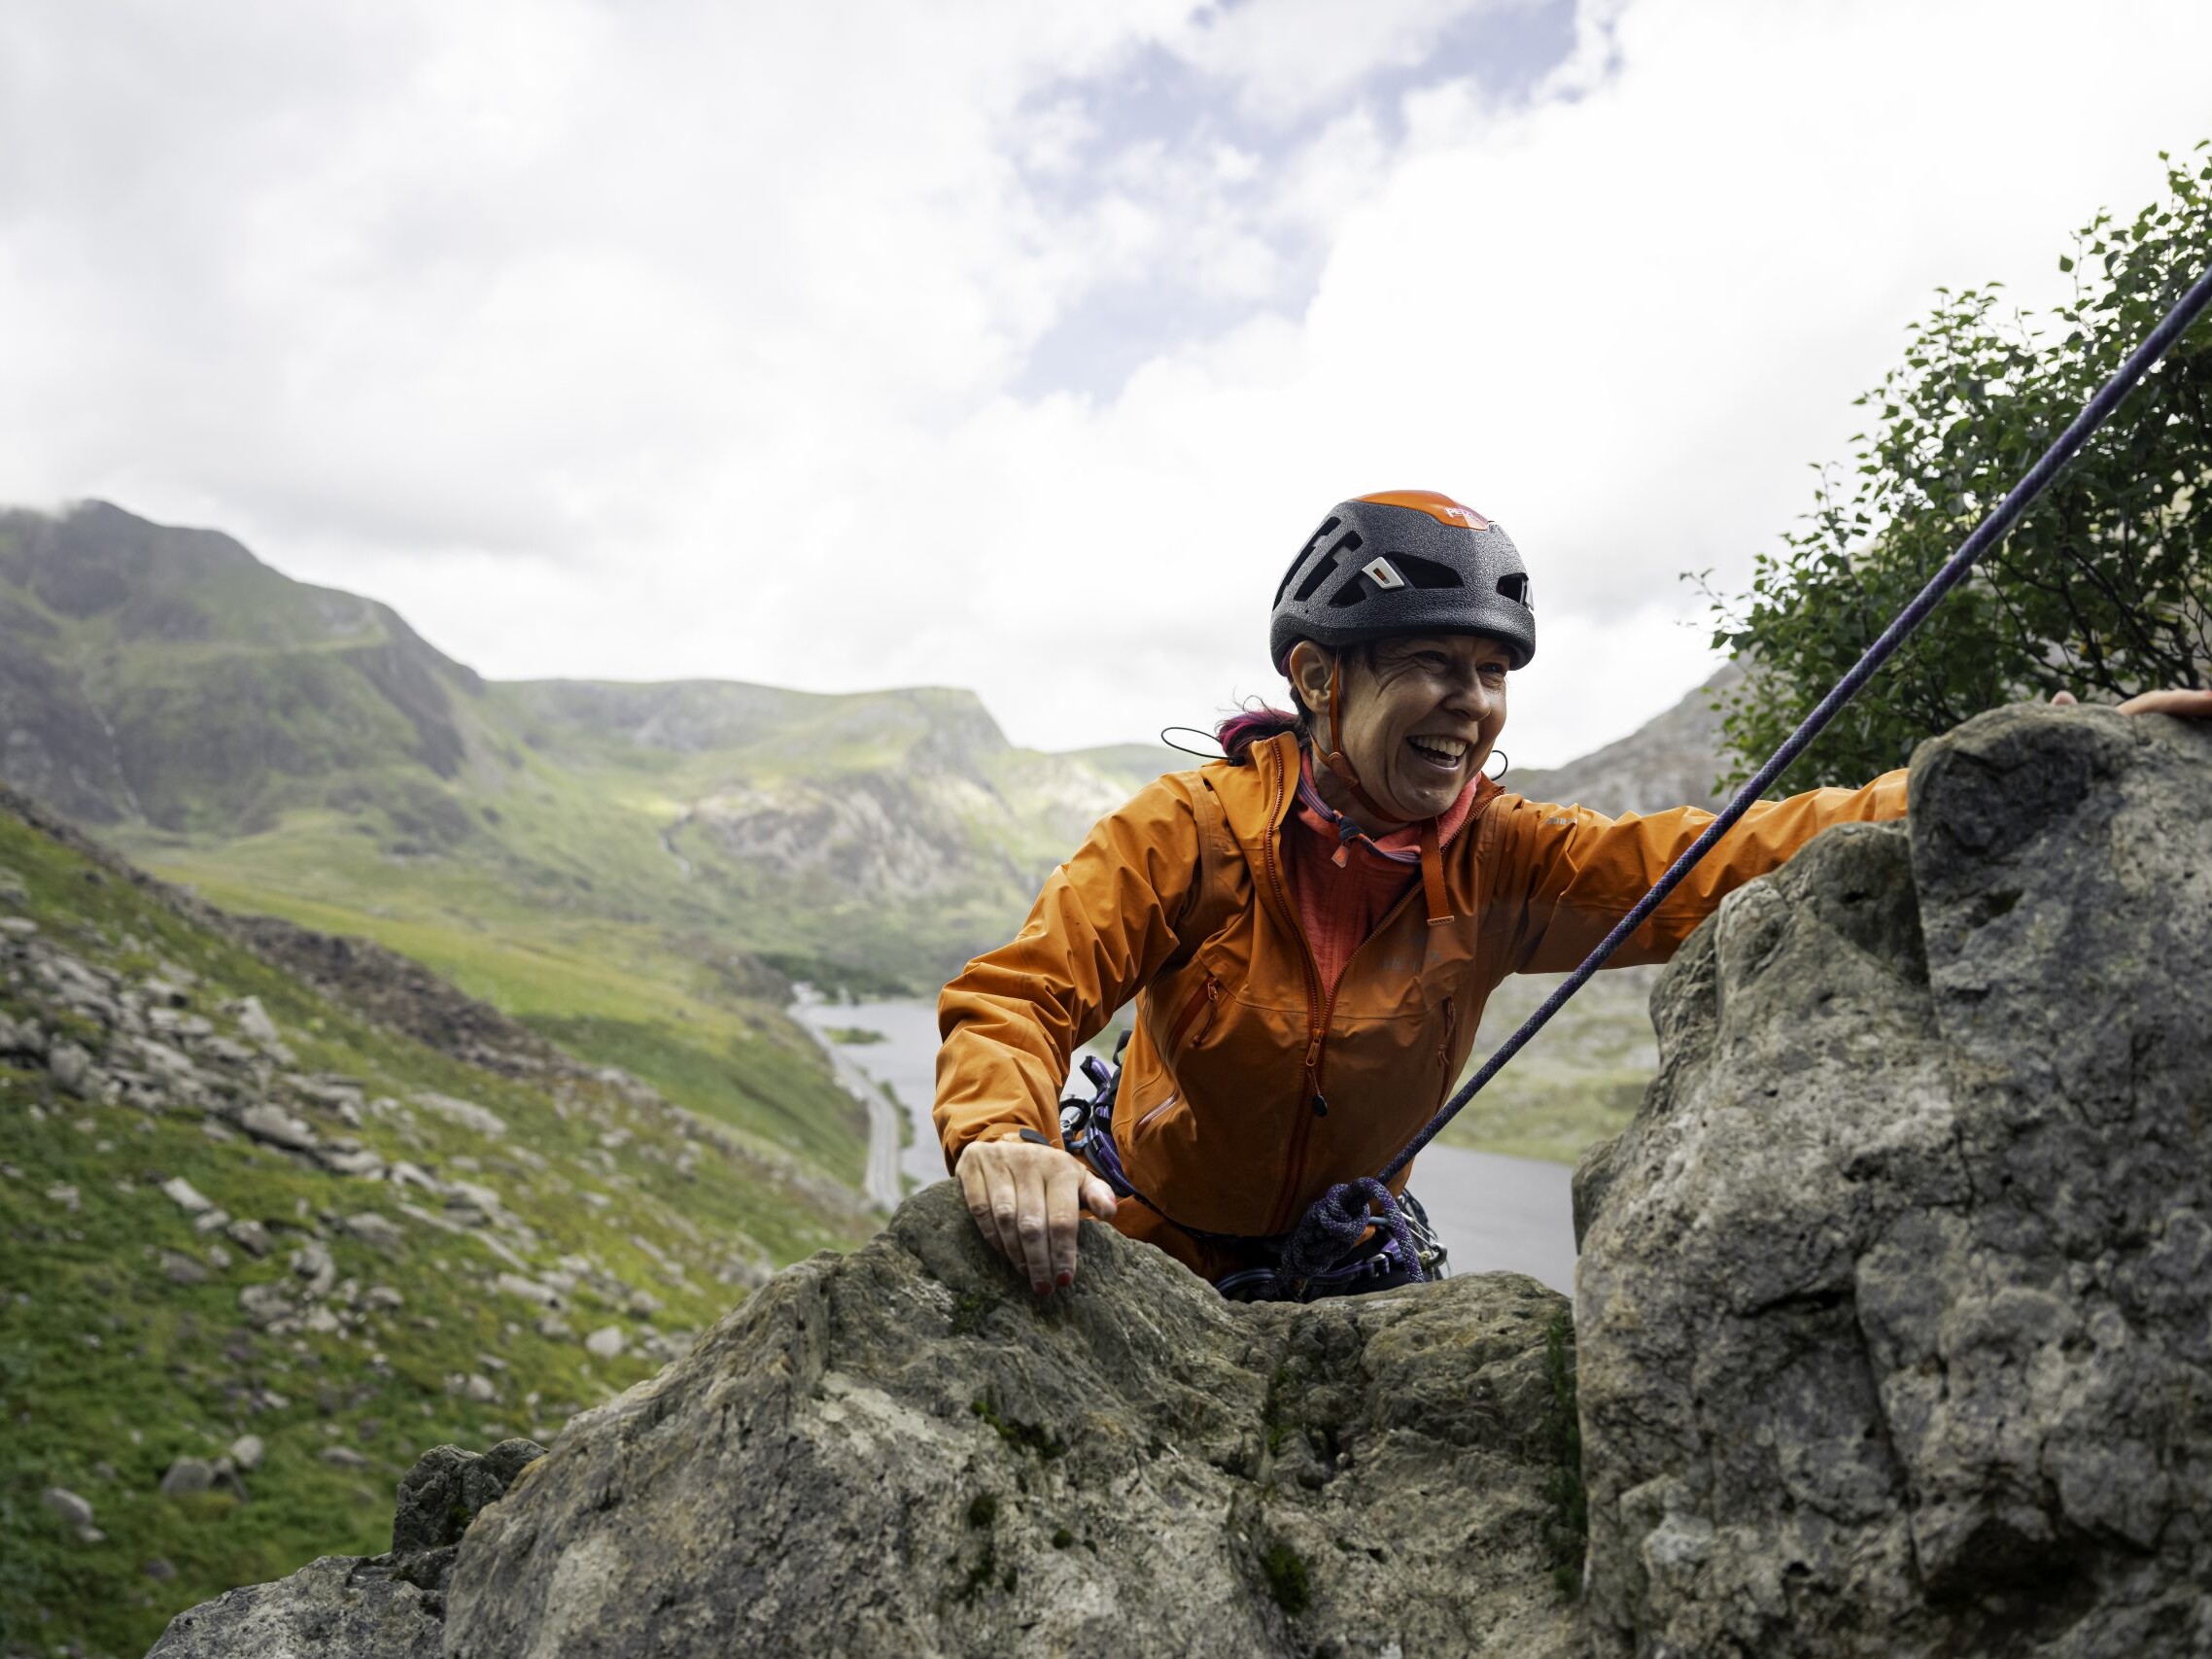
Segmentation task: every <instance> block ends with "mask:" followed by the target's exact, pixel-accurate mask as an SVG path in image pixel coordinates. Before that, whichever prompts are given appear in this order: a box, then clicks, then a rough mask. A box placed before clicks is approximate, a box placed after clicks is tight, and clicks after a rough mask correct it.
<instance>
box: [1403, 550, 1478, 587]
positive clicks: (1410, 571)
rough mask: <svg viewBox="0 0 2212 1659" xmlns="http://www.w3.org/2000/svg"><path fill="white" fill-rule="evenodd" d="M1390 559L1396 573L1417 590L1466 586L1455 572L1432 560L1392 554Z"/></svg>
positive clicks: (1413, 555)
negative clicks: (1396, 568)
mask: <svg viewBox="0 0 2212 1659" xmlns="http://www.w3.org/2000/svg"><path fill="white" fill-rule="evenodd" d="M1390 558H1391V563H1392V564H1394V565H1396V566H1397V567H1398V573H1399V574H1400V575H1401V576H1403V577H1404V578H1405V579H1406V580H1407V581H1408V582H1410V583H1411V584H1412V585H1413V586H1415V587H1417V588H1464V587H1465V586H1467V583H1466V582H1465V581H1464V580H1462V579H1461V576H1460V573H1459V572H1458V571H1457V570H1453V569H1452V568H1451V567H1450V566H1449V565H1445V564H1441V563H1439V562H1438V561H1436V560H1434V559H1424V558H1422V557H1421V556H1420V555H1419V554H1418V553H1393V554H1392V555H1391V556H1390Z"/></svg>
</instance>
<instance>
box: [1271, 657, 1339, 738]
mask: <svg viewBox="0 0 2212 1659" xmlns="http://www.w3.org/2000/svg"><path fill="white" fill-rule="evenodd" d="M1334 667H1335V665H1334V663H1333V662H1331V659H1330V656H1329V653H1328V652H1327V651H1324V650H1323V649H1322V648H1321V647H1320V646H1319V645H1317V644H1315V643H1314V642H1313V641H1312V640H1311V639H1300V640H1299V641H1298V642H1297V643H1296V644H1295V645H1293V646H1292V647H1291V655H1290V659H1289V660H1288V661H1287V662H1285V663H1284V665H1283V669H1284V672H1285V673H1286V674H1289V676H1290V681H1291V686H1292V688H1293V689H1294V690H1296V692H1297V694H1298V701H1299V702H1300V703H1303V704H1304V705H1305V706H1306V708H1307V709H1309V710H1310V711H1311V712H1312V713H1313V714H1315V715H1316V716H1319V717H1321V718H1324V719H1326V718H1327V717H1328V714H1329V675H1330V673H1331V670H1332V669H1333V668H1334Z"/></svg>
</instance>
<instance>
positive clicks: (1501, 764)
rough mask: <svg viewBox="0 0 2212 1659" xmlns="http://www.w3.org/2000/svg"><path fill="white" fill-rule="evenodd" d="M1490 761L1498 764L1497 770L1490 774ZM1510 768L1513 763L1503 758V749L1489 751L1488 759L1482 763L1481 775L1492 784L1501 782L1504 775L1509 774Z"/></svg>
mask: <svg viewBox="0 0 2212 1659" xmlns="http://www.w3.org/2000/svg"><path fill="white" fill-rule="evenodd" d="M1492 760H1494V761H1496V762H1497V763H1498V770H1497V771H1496V772H1492V771H1491V770H1490V761H1492ZM1512 768H1513V763H1512V762H1511V761H1510V760H1507V759H1506V758H1505V751H1504V750H1503V749H1492V750H1491V751H1490V757H1489V759H1488V760H1485V761H1484V762H1483V763H1482V771H1483V775H1484V776H1485V777H1487V778H1489V779H1490V781H1491V782H1493V783H1502V782H1503V781H1504V780H1505V774H1506V773H1508V772H1510V771H1511V770H1512Z"/></svg>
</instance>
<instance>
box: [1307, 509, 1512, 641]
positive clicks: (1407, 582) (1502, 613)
mask: <svg viewBox="0 0 2212 1659" xmlns="http://www.w3.org/2000/svg"><path fill="white" fill-rule="evenodd" d="M1392 634H1487V635H1490V636H1492V637H1493V638H1495V639H1503V641H1504V642H1505V644H1506V645H1507V646H1508V647H1509V648H1510V649H1511V651H1512V653H1513V666H1514V667H1515V668H1525V667H1526V666H1527V665H1528V662H1529V659H1530V658H1532V657H1534V656H1535V655H1536V654H1537V619H1536V613H1535V611H1534V610H1533V609H1532V608H1531V606H1530V601H1529V571H1528V567H1527V566H1525V565H1523V564H1522V563H1521V555H1520V550H1519V549H1518V548H1516V547H1515V546H1514V545H1513V542H1512V538H1511V537H1510V536H1507V535H1506V534H1505V533H1504V531H1503V530H1502V529H1500V528H1499V527H1498V526H1497V525H1496V524H1495V523H1493V522H1492V521H1491V520H1489V519H1487V518H1484V517H1483V516H1482V514H1480V513H1478V512H1476V511H1475V510H1474V509H1473V508H1472V507H1468V506H1462V505H1461V504H1460V503H1459V502H1458V501H1453V500H1452V499H1451V498H1450V497H1449V496H1441V495H1438V494H1437V493H1436V492H1435V491H1434V490H1384V491H1381V492H1379V493H1377V494H1375V495H1372V496H1360V497H1357V498H1356V499H1354V500H1352V501H1339V502H1338V503H1337V504H1336V505H1335V506H1333V507H1331V508H1330V509H1329V516H1328V517H1327V518H1325V519H1323V520H1322V521H1321V528H1320V529H1319V530H1317V531H1315V532H1314V533H1313V535H1312V536H1309V537H1307V539H1306V543H1305V545H1304V546H1303V547H1301V548H1300V549H1298V556H1297V557H1296V559H1294V560H1292V561H1291V568H1290V570H1287V571H1285V572H1284V575H1283V581H1282V585H1281V586H1280V587H1278V588H1276V590H1275V608H1274V611H1273V613H1272V614H1271V615H1270V616H1269V618H1268V624H1267V654H1268V658H1269V660H1270V661H1272V662H1273V663H1274V664H1275V665H1276V666H1277V667H1278V668H1280V667H1281V666H1282V665H1283V663H1284V661H1285V660H1286V659H1287V658H1288V657H1289V656H1290V654H1291V647H1292V646H1293V645H1295V644H1296V643H1297V642H1298V641H1299V640H1300V639H1311V640H1313V641H1314V642H1315V643H1316V644H1319V645H1327V646H1331V647H1335V646H1341V645H1354V644H1359V643H1361V642H1363V641H1365V640H1367V639H1383V638H1386V637H1387V636H1389V635H1392Z"/></svg>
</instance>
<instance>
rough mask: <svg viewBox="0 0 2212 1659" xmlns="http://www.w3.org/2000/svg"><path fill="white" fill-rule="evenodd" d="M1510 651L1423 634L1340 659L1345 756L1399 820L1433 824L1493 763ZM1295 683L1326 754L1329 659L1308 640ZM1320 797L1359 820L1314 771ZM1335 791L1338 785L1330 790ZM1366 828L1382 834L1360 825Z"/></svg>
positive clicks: (1295, 658)
mask: <svg viewBox="0 0 2212 1659" xmlns="http://www.w3.org/2000/svg"><path fill="white" fill-rule="evenodd" d="M1512 663H1513V658H1512V653H1511V651H1510V650H1508V649H1507V647H1506V646H1505V645H1504V643H1503V641H1501V640H1497V639H1488V638H1486V637H1484V636H1482V635H1479V634H1420V635H1406V636H1402V637H1400V638H1397V639H1379V640H1377V641H1376V642H1375V643H1374V644H1373V645H1372V646H1371V647H1369V648H1368V650H1366V651H1365V652H1356V653H1349V654H1347V655H1346V656H1345V658H1344V662H1343V671H1344V683H1343V687H1342V702H1343V713H1344V732H1343V736H1342V738H1341V740H1340V742H1341V745H1342V748H1343V751H1344V757H1345V758H1346V759H1347V760H1349V761H1350V762H1351V763H1352V769H1353V771H1355V772H1357V773H1358V774H1359V777H1360V784H1361V787H1362V788H1364V789H1365V790H1366V792H1367V793H1368V794H1369V795H1371V796H1373V797H1374V800H1375V804H1376V805H1377V806H1380V807H1382V808H1383V809H1384V810H1385V811H1386V812H1389V813H1390V814H1391V815H1392V817H1393V819H1394V820H1395V821H1396V822H1397V823H1412V822H1414V821H1415V820H1417V819H1420V818H1431V817H1434V816H1435V815H1436V814H1437V813H1439V812H1443V811H1444V810H1445V809H1446V808H1448V807H1449V806H1451V804H1452V803H1453V802H1454V801H1456V800H1458V799H1459V796H1460V792H1461V791H1462V790H1463V789H1465V788H1466V787H1467V786H1468V784H1469V781H1470V780H1471V779H1472V778H1473V777H1474V775H1475V773H1477V772H1478V771H1480V770H1481V768H1482V764H1483V762H1484V761H1486V760H1487V759H1489V757H1490V749H1491V745H1492V744H1494V743H1497V741H1498V734H1499V733H1500V732H1502V731H1503V730H1504V729H1505V676H1506V674H1507V673H1508V672H1509V671H1510V670H1511V668H1512ZM1288 666H1289V668H1290V672H1291V679H1292V681H1293V683H1294V684H1296V686H1297V688H1298V695H1299V696H1300V697H1301V698H1303V699H1304V701H1305V705H1306V707H1307V708H1308V709H1313V710H1314V712H1315V719H1314V722H1313V724H1314V730H1315V734H1316V735H1317V736H1318V737H1319V738H1321V739H1322V740H1323V741H1322V747H1323V748H1324V749H1326V748H1327V747H1328V746H1329V744H1328V739H1329V737H1330V732H1329V672H1330V657H1329V654H1328V653H1327V652H1326V651H1324V650H1323V649H1322V648H1321V647H1320V646H1318V645H1316V644H1314V643H1312V642H1311V641H1310V640H1305V641H1301V642H1300V643H1299V644H1298V645H1296V647H1295V648H1294V649H1293V650H1292V652H1291V658H1290V663H1289V665H1288ZM1316 775H1317V778H1318V779H1319V781H1320V784H1321V791H1322V794H1323V795H1324V796H1325V797H1327V798H1328V799H1329V800H1330V804H1331V806H1334V807H1336V808H1337V809H1338V810H1339V811H1346V810H1349V811H1350V812H1352V815H1353V817H1354V819H1355V820H1360V819H1362V818H1364V817H1371V816H1372V815H1373V814H1372V813H1364V814H1363V813H1362V812H1360V811H1359V810H1358V809H1357V808H1356V807H1355V806H1354V805H1353V804H1352V802H1351V801H1350V800H1349V798H1348V797H1347V798H1346V799H1343V800H1338V799H1336V795H1337V793H1338V792H1339V791H1340V790H1341V787H1342V786H1341V785H1340V784H1339V783H1338V782H1337V779H1336V778H1335V776H1334V775H1333V774H1332V773H1330V772H1329V771H1328V770H1327V769H1325V768H1316ZM1332 786H1334V787H1332ZM1363 827H1365V828H1367V829H1376V828H1387V827H1390V826H1378V825H1372V824H1363Z"/></svg>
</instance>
